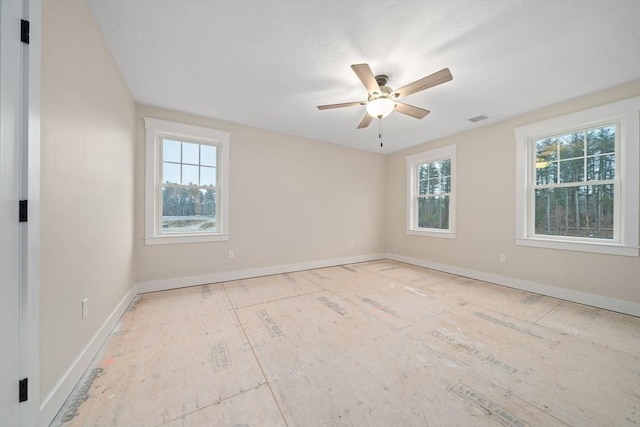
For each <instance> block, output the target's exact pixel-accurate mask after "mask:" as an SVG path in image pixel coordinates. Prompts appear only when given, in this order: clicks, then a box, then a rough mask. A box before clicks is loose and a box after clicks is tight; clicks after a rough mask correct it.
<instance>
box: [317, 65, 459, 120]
mask: <svg viewBox="0 0 640 427" xmlns="http://www.w3.org/2000/svg"><path fill="white" fill-rule="evenodd" d="M351 68H352V69H353V71H354V72H355V73H356V75H357V76H358V78H359V79H360V81H361V82H362V84H363V85H364V87H365V88H366V89H367V93H368V96H367V100H366V101H354V102H344V103H341V104H329V105H319V106H318V110H329V109H332V108H342V107H352V106H356V105H364V106H366V109H367V114H365V116H364V118H363V119H362V121H361V122H360V124H359V125H358V129H362V128H366V127H367V126H369V123H371V120H372V119H373V118H374V117H376V118H378V119H382V118H383V117H386V116H388V115H389V114H391V112H392V111H394V110H395V111H397V112H399V113H402V114H406V115H407V116H411V117H415V118H416V119H421V118H423V117H424V116H426V115H427V114H429V113H430V111H429V110H425V109H424V108H419V107H415V106H413V105H409V104H405V103H403V102H399V101H398V99H401V98H404V97H405V96H409V95H411V94H414V93H416V92H420V91H423V90H425V89H429V88H430V87H434V86H437V85H439V84H442V83H446V82H448V81H450V80H452V79H453V76H452V75H451V72H450V71H449V69H448V68H443V69H442V70H440V71H438V72H435V73H433V74H431V75H428V76H426V77H423V78H421V79H419V80H416V81H415V82H413V83H410V84H408V85H406V86H402V87H401V88H400V89H396V90H393V89H391V88H390V87H389V86H387V82H388V81H389V76H387V75H384V74H380V75H378V76H374V75H373V72H372V71H371V68H369V65H368V64H354V65H352V66H351Z"/></svg>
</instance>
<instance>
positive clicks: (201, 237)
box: [144, 117, 231, 245]
mask: <svg viewBox="0 0 640 427" xmlns="http://www.w3.org/2000/svg"><path fill="white" fill-rule="evenodd" d="M144 123H145V130H146V146H145V166H146V167H145V236H144V241H145V244H146V245H163V244H177V243H196V242H215V241H226V240H229V141H230V139H231V133H230V132H226V131H222V130H217V129H211V128H206V127H202V126H194V125H188V124H184V123H177V122H172V121H168V120H160V119H155V118H150V117H145V118H144ZM162 137H176V138H183V139H190V140H193V141H195V142H198V141H200V142H204V143H213V144H216V145H217V146H218V147H219V149H220V151H219V156H220V158H219V164H218V167H219V169H220V170H219V171H218V176H219V182H218V183H217V187H218V188H217V194H216V197H217V198H218V200H219V204H220V205H221V209H220V211H219V212H218V214H219V221H220V224H219V225H220V228H219V230H218V231H217V232H215V233H198V234H187V233H184V234H175V235H161V234H158V233H157V227H158V218H159V215H158V213H159V209H160V204H159V203H160V200H159V192H158V185H159V183H158V178H159V176H160V145H159V144H160V139H161V138H162Z"/></svg>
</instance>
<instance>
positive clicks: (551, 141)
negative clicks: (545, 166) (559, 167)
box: [536, 138, 558, 163]
mask: <svg viewBox="0 0 640 427" xmlns="http://www.w3.org/2000/svg"><path fill="white" fill-rule="evenodd" d="M553 160H558V139H557V138H547V139H541V140H539V141H536V162H538V163H540V162H550V161H553Z"/></svg>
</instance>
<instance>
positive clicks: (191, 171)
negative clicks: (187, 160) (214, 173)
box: [182, 165, 200, 185]
mask: <svg viewBox="0 0 640 427" xmlns="http://www.w3.org/2000/svg"><path fill="white" fill-rule="evenodd" d="M198 169H199V168H198V166H191V165H182V185H199V184H200V180H199V179H198V172H199V171H198Z"/></svg>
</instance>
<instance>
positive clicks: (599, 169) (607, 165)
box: [587, 154, 616, 181]
mask: <svg viewBox="0 0 640 427" xmlns="http://www.w3.org/2000/svg"><path fill="white" fill-rule="evenodd" d="M615 177H616V159H615V154H607V155H604V156H595V157H588V158H587V180H588V181H595V180H604V179H614V178H615Z"/></svg>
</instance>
